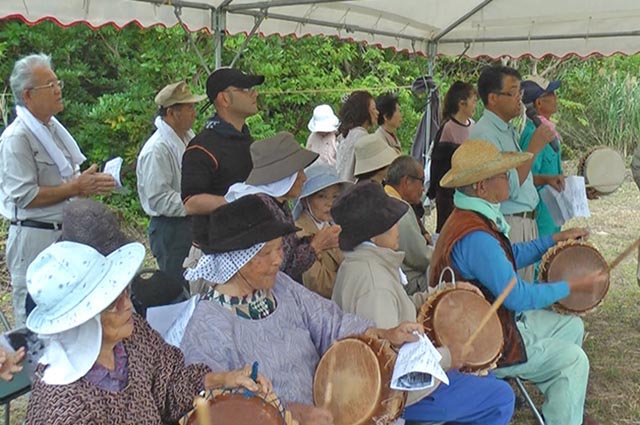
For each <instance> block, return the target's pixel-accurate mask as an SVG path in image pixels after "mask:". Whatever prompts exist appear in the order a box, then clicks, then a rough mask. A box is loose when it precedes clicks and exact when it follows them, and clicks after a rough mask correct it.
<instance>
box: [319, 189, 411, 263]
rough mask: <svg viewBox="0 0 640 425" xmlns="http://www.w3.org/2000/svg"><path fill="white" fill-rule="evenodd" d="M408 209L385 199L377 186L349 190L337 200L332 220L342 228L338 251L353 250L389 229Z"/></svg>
mask: <svg viewBox="0 0 640 425" xmlns="http://www.w3.org/2000/svg"><path fill="white" fill-rule="evenodd" d="M408 209H409V206H408V205H407V204H406V203H404V202H402V201H400V200H398V199H395V198H392V197H390V196H388V195H387V194H386V193H385V191H384V189H383V188H382V186H381V185H380V183H377V182H373V181H367V182H362V183H358V184H356V185H354V186H353V187H350V188H348V189H347V190H345V191H344V192H342V195H340V196H339V197H338V199H336V201H335V202H334V203H333V207H332V208H331V217H333V219H334V220H335V222H336V224H339V225H340V226H341V227H342V231H341V232H340V248H341V249H342V250H343V251H352V250H353V249H354V248H355V247H356V246H358V245H359V244H360V243H362V242H364V241H368V240H369V239H371V238H372V237H373V236H377V235H381V234H383V233H384V232H386V231H387V230H389V229H390V228H391V226H393V225H394V224H395V223H396V222H397V221H398V220H400V218H402V216H403V215H404V214H405V213H406V212H407V210H408Z"/></svg>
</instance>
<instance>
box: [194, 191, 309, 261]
mask: <svg viewBox="0 0 640 425" xmlns="http://www.w3.org/2000/svg"><path fill="white" fill-rule="evenodd" d="M298 230H300V229H298V228H297V227H296V226H295V225H294V224H293V223H287V222H283V221H281V220H280V219H279V218H278V217H276V216H275V215H274V213H273V212H271V210H270V209H269V207H268V206H267V204H265V202H264V201H263V200H262V199H260V197H258V196H256V195H247V196H243V197H242V198H240V199H238V200H235V201H233V202H231V203H229V204H227V205H223V206H222V207H220V208H218V209H216V210H215V211H214V212H212V213H211V215H210V216H209V239H208V241H207V244H206V245H203V246H202V247H201V248H202V251H203V252H204V253H205V254H213V253H216V252H228V251H237V250H240V249H247V248H250V247H252V246H253V245H255V244H257V243H260V242H268V241H270V240H272V239H276V238H278V237H280V236H284V235H287V234H289V233H294V232H297V231H298Z"/></svg>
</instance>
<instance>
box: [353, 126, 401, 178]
mask: <svg viewBox="0 0 640 425" xmlns="http://www.w3.org/2000/svg"><path fill="white" fill-rule="evenodd" d="M397 157H398V152H396V151H395V150H394V149H393V148H392V147H391V146H389V145H388V144H387V142H386V141H385V140H384V139H383V138H382V136H380V135H379V134H377V133H374V134H369V135H367V136H364V137H363V138H361V139H360V140H358V143H356V166H355V172H354V174H355V176H356V181H358V182H362V181H367V180H372V181H375V182H377V183H380V184H383V182H384V180H385V179H386V178H387V170H388V169H389V165H391V163H392V162H393V160H394V159H396V158H397Z"/></svg>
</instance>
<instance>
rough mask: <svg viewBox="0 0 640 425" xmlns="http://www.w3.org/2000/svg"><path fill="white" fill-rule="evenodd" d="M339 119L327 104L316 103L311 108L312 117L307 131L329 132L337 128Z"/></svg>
mask: <svg viewBox="0 0 640 425" xmlns="http://www.w3.org/2000/svg"><path fill="white" fill-rule="evenodd" d="M338 125H340V120H339V119H338V117H336V115H335V114H334V113H333V109H331V106H329V105H318V106H316V107H315V108H314V109H313V117H312V118H311V120H309V125H308V126H307V127H308V128H309V131H310V132H312V133H315V132H316V131H319V132H322V133H331V132H333V131H337V130H338Z"/></svg>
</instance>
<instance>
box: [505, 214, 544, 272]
mask: <svg viewBox="0 0 640 425" xmlns="http://www.w3.org/2000/svg"><path fill="white" fill-rule="evenodd" d="M505 218H506V219H507V223H509V225H510V226H511V230H509V240H510V241H511V243H517V242H527V241H532V240H534V239H538V225H537V224H536V221H535V220H534V219H532V218H524V217H518V216H516V215H505ZM534 271H535V264H532V265H530V266H527V267H525V268H522V269H519V270H518V273H519V274H520V277H521V278H522V279H524V280H525V281H526V282H529V283H533V281H534V280H535V276H534Z"/></svg>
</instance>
